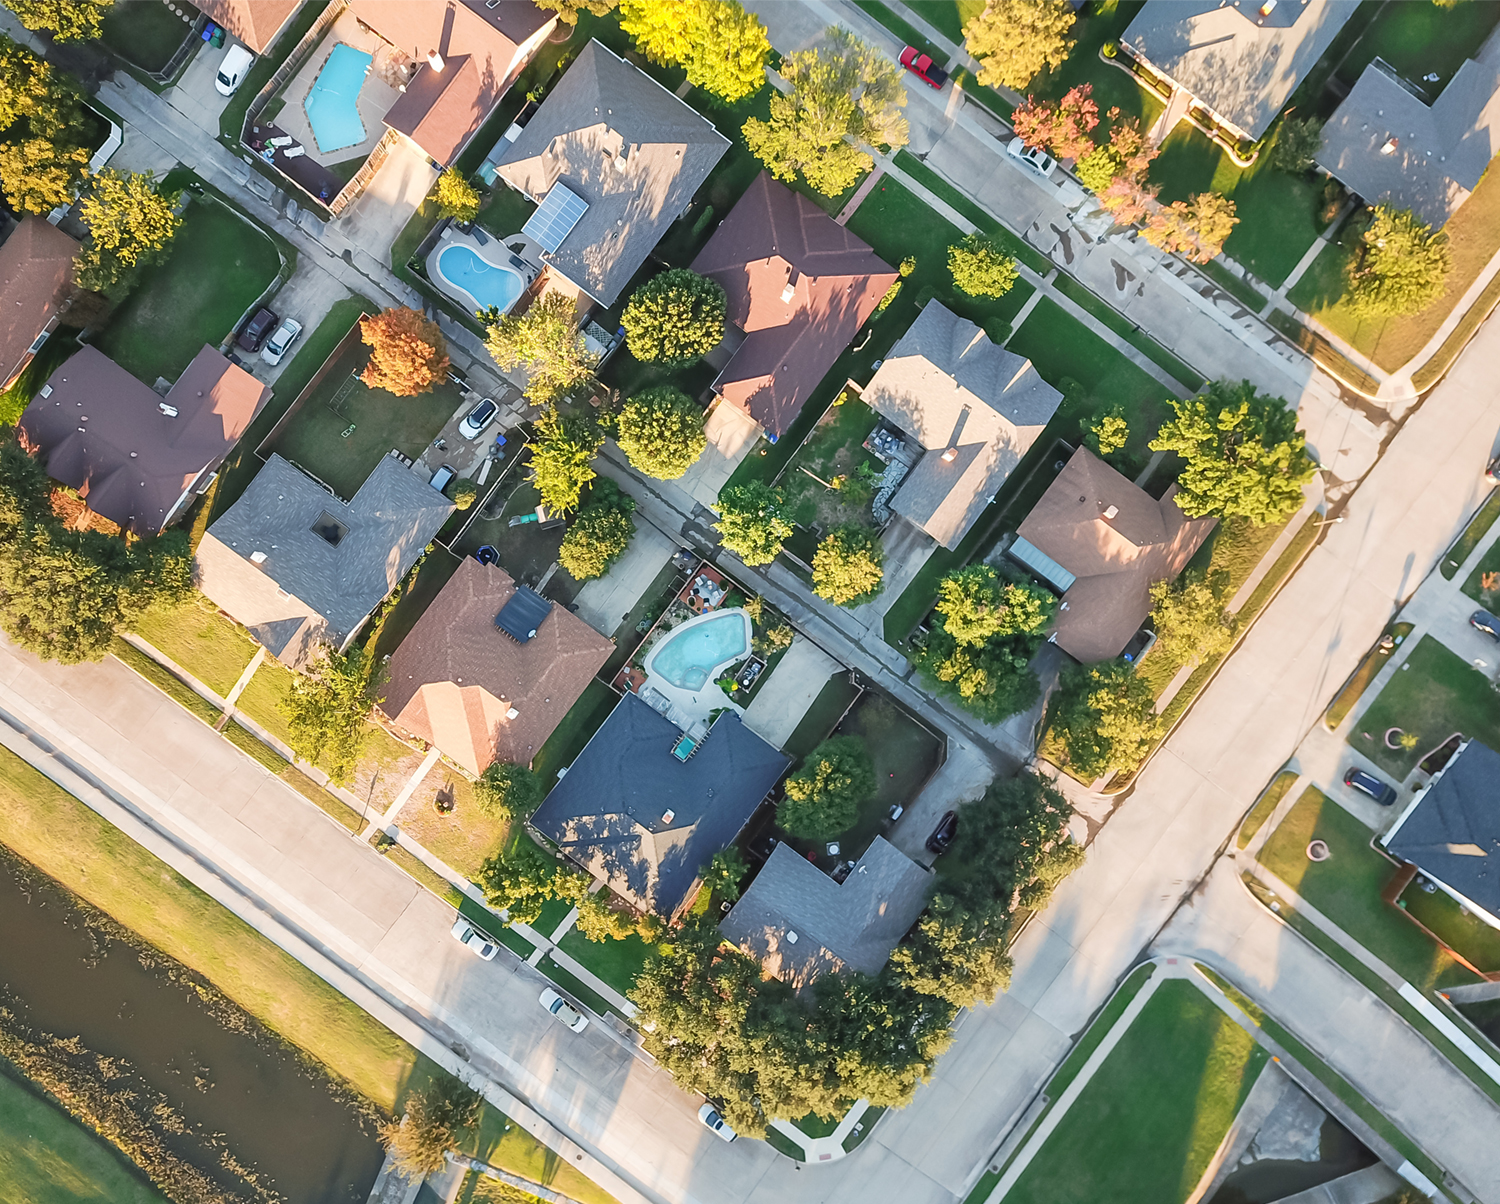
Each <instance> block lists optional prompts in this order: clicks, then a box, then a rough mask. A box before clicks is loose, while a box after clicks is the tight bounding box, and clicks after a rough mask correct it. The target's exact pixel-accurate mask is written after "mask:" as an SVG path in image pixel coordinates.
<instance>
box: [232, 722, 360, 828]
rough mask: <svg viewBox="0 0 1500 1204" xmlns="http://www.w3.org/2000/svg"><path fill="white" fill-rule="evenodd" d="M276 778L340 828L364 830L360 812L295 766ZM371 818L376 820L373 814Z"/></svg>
mask: <svg viewBox="0 0 1500 1204" xmlns="http://www.w3.org/2000/svg"><path fill="white" fill-rule="evenodd" d="M248 734H249V733H247V735H248ZM252 738H253V737H252ZM276 776H277V777H279V778H280V779H281V780H282V781H283V782H285V783H286V784H287V785H288V786H290V787H291V788H292V789H293V790H295V791H296V792H297V793H298V794H300V795H301V796H302V797H303V798H305V799H306V800H307V801H308V802H310V803H312V804H313V806H315V807H317V808H318V810H319V811H321V812H323V814H324V815H326V816H328V818H329V819H331V820H333V822H334V823H336V824H338V825H339V826H340V827H342V828H345V829H346V830H348V831H350V832H358V831H360V830H361V829H363V828H364V826H365V821H364V818H363V816H361V815H360V813H359V812H358V811H356V810H354V808H353V807H351V806H349V804H348V803H346V802H344V800H343V799H341V798H339V797H338V796H337V795H333V794H329V793H328V791H326V790H324V789H323V787H321V786H319V785H318V784H317V782H315V781H313V780H312V778H310V777H308V776H307V775H306V774H305V773H303V772H302V771H301V770H300V769H298V768H297V767H296V766H295V765H288V766H287V767H286V768H285V769H283V770H281V772H280V773H278V774H277V775H276ZM371 818H375V816H374V814H373V813H372V815H371Z"/></svg>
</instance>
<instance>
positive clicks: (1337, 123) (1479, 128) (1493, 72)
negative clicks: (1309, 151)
mask: <svg viewBox="0 0 1500 1204" xmlns="http://www.w3.org/2000/svg"><path fill="white" fill-rule="evenodd" d="M1497 153H1500V36H1496V35H1495V34H1491V35H1490V37H1489V38H1488V40H1486V42H1485V44H1484V45H1483V46H1482V47H1481V48H1480V51H1479V54H1478V56H1477V57H1476V58H1472V59H1469V60H1468V61H1467V62H1465V63H1464V64H1463V66H1461V67H1460V68H1459V69H1458V71H1457V73H1455V74H1454V76H1453V78H1452V79H1451V80H1450V81H1449V82H1448V86H1447V87H1446V88H1444V89H1443V91H1442V94H1441V95H1440V96H1439V97H1438V98H1437V99H1436V100H1435V101H1432V102H1430V103H1429V102H1428V100H1427V99H1426V97H1425V96H1424V95H1423V94H1422V93H1421V92H1420V91H1419V90H1418V89H1417V87H1416V86H1415V85H1413V84H1410V83H1408V82H1407V81H1406V80H1404V79H1402V78H1401V77H1400V76H1399V75H1397V74H1396V72H1395V70H1394V69H1393V68H1392V67H1391V66H1390V65H1389V64H1387V63H1386V62H1384V61H1383V60H1381V59H1378V58H1377V59H1376V60H1375V61H1374V62H1372V63H1371V64H1370V65H1369V66H1368V67H1366V68H1365V69H1364V72H1363V74H1361V75H1360V77H1359V81H1358V82H1357V83H1356V84H1355V85H1354V87H1353V88H1351V89H1350V91H1349V95H1348V96H1346V97H1344V100H1343V103H1341V104H1340V105H1339V107H1338V108H1337V109H1336V110H1335V111H1334V114H1333V116H1332V117H1330V118H1329V119H1328V123H1327V124H1326V125H1325V126H1324V127H1323V147H1322V149H1321V150H1320V151H1319V152H1318V155H1317V160H1318V166H1319V167H1321V168H1322V169H1323V170H1324V171H1326V172H1327V173H1328V174H1329V175H1331V176H1333V177H1334V178H1335V179H1337V180H1338V181H1339V182H1340V183H1342V184H1343V185H1344V186H1345V187H1346V188H1348V189H1349V191H1350V192H1353V193H1356V194H1357V195H1359V196H1360V197H1361V198H1363V199H1364V200H1365V201H1367V202H1368V203H1370V204H1372V205H1373V204H1376V203H1377V202H1380V201H1389V202H1391V204H1393V205H1395V206H1396V207H1397V208H1398V209H1410V210H1411V211H1412V212H1414V213H1416V214H1417V215H1418V216H1419V217H1420V218H1421V219H1422V220H1423V221H1424V222H1426V223H1427V224H1428V225H1430V226H1432V227H1433V228H1434V229H1436V228H1437V227H1440V226H1442V225H1444V224H1446V223H1447V221H1448V219H1449V218H1450V217H1452V216H1453V215H1454V213H1456V212H1457V211H1458V207H1459V206H1460V205H1462V204H1463V203H1464V202H1465V201H1466V200H1468V199H1469V194H1470V193H1471V192H1473V191H1474V189H1475V188H1476V187H1478V185H1479V179H1480V177H1481V176H1483V175H1484V173H1485V169H1486V168H1488V167H1489V165H1490V160H1491V159H1493V158H1494V157H1495V155H1496V154H1497Z"/></svg>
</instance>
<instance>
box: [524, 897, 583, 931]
mask: <svg viewBox="0 0 1500 1204" xmlns="http://www.w3.org/2000/svg"><path fill="white" fill-rule="evenodd" d="M572 910H573V904H571V903H570V902H568V900H566V899H548V900H547V901H546V902H545V903H543V904H542V910H541V914H539V915H538V916H537V918H536V921H535V922H534V923H533V924H532V925H531V928H532V930H533V931H534V932H540V933H541V934H542V935H543V936H544V937H546V938H547V939H548V940H551V939H552V934H553V933H554V932H556V931H557V926H558V925H559V924H561V923H562V922H563V920H565V919H566V918H567V915H568V912H570V911H572Z"/></svg>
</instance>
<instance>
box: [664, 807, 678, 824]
mask: <svg viewBox="0 0 1500 1204" xmlns="http://www.w3.org/2000/svg"><path fill="white" fill-rule="evenodd" d="M676 818H677V812H675V811H673V810H672V808H670V807H668V808H667V809H666V810H665V811H663V812H662V813H661V822H662V823H664V824H669V823H671V822H672V821H673V820H674V819H676Z"/></svg>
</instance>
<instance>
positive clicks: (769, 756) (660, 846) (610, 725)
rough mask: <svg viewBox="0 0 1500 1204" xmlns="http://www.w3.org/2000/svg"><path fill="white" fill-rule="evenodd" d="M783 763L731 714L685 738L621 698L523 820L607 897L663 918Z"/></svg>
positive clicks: (633, 700) (633, 698)
mask: <svg viewBox="0 0 1500 1204" xmlns="http://www.w3.org/2000/svg"><path fill="white" fill-rule="evenodd" d="M790 764H791V760H790V759H789V758H788V757H786V756H785V755H783V754H782V753H781V752H779V751H778V750H777V749H775V748H772V747H771V745H769V744H767V743H766V742H765V741H764V740H762V739H761V738H760V737H759V736H757V735H756V734H755V733H754V732H752V731H751V730H750V729H749V728H748V727H746V726H745V725H744V724H743V723H742V722H741V721H740V716H739V714H738V713H737V712H735V711H733V710H725V711H724V712H722V713H721V714H720V715H719V716H718V718H716V719H715V720H714V722H713V724H712V725H711V726H710V727H709V728H708V732H707V734H706V735H704V736H702V737H701V739H698V740H696V741H694V740H693V738H692V737H691V736H687V735H685V734H684V733H683V732H682V731H681V730H680V729H679V728H678V727H677V726H676V725H675V724H674V723H672V722H670V721H669V720H667V719H666V718H664V717H663V716H661V715H659V714H657V712H656V711H654V710H653V709H652V708H651V706H650V705H649V704H648V703H646V702H645V701H643V700H642V699H641V698H640V697H639V696H638V695H635V694H626V695H625V696H624V697H623V698H622V699H621V700H620V703H619V705H618V706H616V707H615V709H614V710H613V711H611V712H610V713H609V717H608V718H607V719H606V720H605V721H604V724H603V726H601V727H600V728H599V730H598V731H597V732H595V733H594V735H593V738H592V739H590V740H589V742H588V744H586V745H585V746H584V749H583V751H582V752H581V753H579V754H578V757H577V759H576V760H575V761H574V762H573V764H572V765H570V766H569V767H568V769H567V771H566V772H565V773H564V774H563V776H562V778H561V780H560V781H559V782H558V783H557V785H556V786H554V787H553V788H552V792H551V793H550V794H548V795H547V797H546V798H545V799H544V800H543V801H542V805H541V806H540V807H538V808H537V811H536V814H535V815H533V816H532V817H531V822H532V824H533V826H535V827H536V828H537V830H538V831H540V832H541V833H542V834H543V835H544V836H546V837H547V838H548V839H549V840H551V841H552V842H553V843H555V844H556V845H557V846H558V847H559V848H560V849H561V850H562V851H563V852H564V853H565V854H567V856H568V857H570V858H571V859H572V860H573V861H575V862H577V863H578V864H579V865H581V866H582V867H583V868H584V869H586V870H588V871H589V873H591V874H593V875H594V876H595V877H596V878H602V879H603V880H604V881H605V882H606V883H607V884H608V885H609V888H610V889H611V890H612V891H614V892H615V893H616V894H617V895H619V896H621V897H622V898H624V899H626V900H628V901H629V902H630V903H631V904H632V905H633V906H635V907H637V908H639V909H641V910H642V911H652V912H655V913H656V914H657V915H659V916H662V917H663V918H665V919H671V918H672V917H673V916H675V915H677V914H678V913H679V912H680V911H681V910H682V909H683V908H684V907H686V906H687V905H688V904H689V903H690V902H692V900H693V897H694V896H695V895H696V893H697V887H698V875H699V872H700V871H701V870H702V869H703V868H704V867H705V866H706V865H708V863H709V862H710V861H711V860H712V859H713V856H714V854H715V853H717V852H719V850H720V849H723V848H725V847H727V846H728V845H730V844H732V843H733V842H734V839H735V838H736V837H737V836H738V835H739V834H740V830H741V829H742V828H744V826H745V824H746V823H747V822H749V819H750V817H751V816H752V815H753V814H754V813H755V810H756V808H757V807H759V806H760V804H761V802H762V801H763V800H764V799H765V797H766V795H767V794H769V793H770V791H771V790H772V788H773V787H775V785H776V783H777V782H779V781H780V780H781V775H782V774H784V773H785V772H786V770H787V767H788V766H789V765H790Z"/></svg>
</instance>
